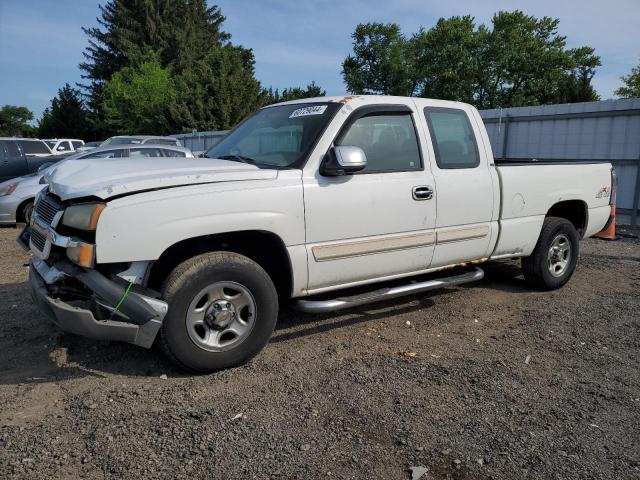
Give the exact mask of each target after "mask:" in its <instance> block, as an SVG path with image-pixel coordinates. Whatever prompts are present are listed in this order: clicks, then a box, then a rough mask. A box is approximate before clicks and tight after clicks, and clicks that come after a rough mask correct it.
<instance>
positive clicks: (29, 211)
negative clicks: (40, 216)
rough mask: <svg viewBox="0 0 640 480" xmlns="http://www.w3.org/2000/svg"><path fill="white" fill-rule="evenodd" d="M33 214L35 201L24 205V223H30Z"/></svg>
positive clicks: (22, 214)
mask: <svg viewBox="0 0 640 480" xmlns="http://www.w3.org/2000/svg"><path fill="white" fill-rule="evenodd" d="M31 215H33V202H29V203H27V204H26V205H25V206H24V207H22V213H21V216H22V220H24V223H26V224H27V225H29V222H30V221H31Z"/></svg>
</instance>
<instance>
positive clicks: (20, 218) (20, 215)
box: [16, 197, 35, 223]
mask: <svg viewBox="0 0 640 480" xmlns="http://www.w3.org/2000/svg"><path fill="white" fill-rule="evenodd" d="M34 202H35V197H32V198H27V199H25V200H23V201H22V202H20V205H18V208H16V223H20V222H24V221H25V218H24V207H26V206H27V205H28V204H29V203H34Z"/></svg>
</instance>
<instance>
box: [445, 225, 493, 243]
mask: <svg viewBox="0 0 640 480" xmlns="http://www.w3.org/2000/svg"><path fill="white" fill-rule="evenodd" d="M489 231H490V229H489V225H464V226H460V227H447V228H440V229H438V230H436V236H437V240H436V243H438V244H441V243H449V242H460V241H462V240H475V239H478V238H484V237H486V236H487V235H489Z"/></svg>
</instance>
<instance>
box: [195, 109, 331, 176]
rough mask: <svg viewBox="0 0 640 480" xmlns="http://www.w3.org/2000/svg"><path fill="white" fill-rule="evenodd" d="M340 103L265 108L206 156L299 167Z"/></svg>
mask: <svg viewBox="0 0 640 480" xmlns="http://www.w3.org/2000/svg"><path fill="white" fill-rule="evenodd" d="M341 106H342V105H341V104H339V103H304V104H300V103H298V104H295V105H281V106H277V107H268V108H264V109H262V110H260V111H258V112H257V113H255V114H254V115H253V116H251V117H249V118H248V119H247V120H245V121H244V122H243V123H241V124H240V125H238V127H237V128H236V129H235V130H233V131H232V132H231V133H229V135H227V136H226V137H225V138H224V139H223V140H222V141H221V142H220V143H218V144H217V145H215V146H214V147H212V148H211V149H210V150H209V151H207V153H206V155H205V156H207V157H209V158H221V159H224V160H236V161H239V162H246V163H251V164H255V165H258V166H266V167H276V168H287V167H293V166H297V164H298V163H299V162H301V161H302V160H303V159H304V158H305V157H306V155H307V154H308V153H309V150H310V149H311V148H312V147H313V145H314V143H315V141H316V139H317V138H318V135H320V133H321V132H322V130H324V128H325V126H326V125H327V124H328V123H329V121H330V120H331V118H333V115H334V114H335V112H337V111H338V109H339V108H340V107H341Z"/></svg>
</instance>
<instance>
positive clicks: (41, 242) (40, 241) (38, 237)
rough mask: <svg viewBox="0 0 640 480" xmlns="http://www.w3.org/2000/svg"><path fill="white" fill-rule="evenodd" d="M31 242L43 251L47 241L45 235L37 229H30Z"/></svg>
mask: <svg viewBox="0 0 640 480" xmlns="http://www.w3.org/2000/svg"><path fill="white" fill-rule="evenodd" d="M30 238H31V243H32V244H33V246H34V247H36V248H37V249H38V250H39V251H41V252H42V251H44V247H45V245H46V243H47V237H45V236H44V235H42V234H41V233H40V232H39V231H37V230H35V229H32V230H31V237H30Z"/></svg>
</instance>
